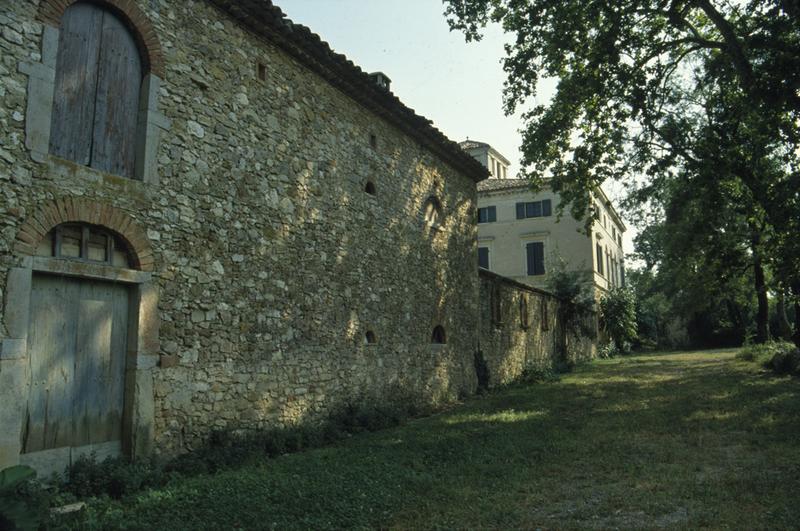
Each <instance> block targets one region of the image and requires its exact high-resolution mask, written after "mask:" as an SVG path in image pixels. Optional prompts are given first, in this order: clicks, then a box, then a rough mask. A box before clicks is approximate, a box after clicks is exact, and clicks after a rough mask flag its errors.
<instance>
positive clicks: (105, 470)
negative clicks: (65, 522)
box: [62, 454, 170, 499]
mask: <svg viewBox="0 0 800 531" xmlns="http://www.w3.org/2000/svg"><path fill="white" fill-rule="evenodd" d="M169 479H170V478H169V477H167V476H165V475H164V470H163V468H162V466H161V465H160V463H158V462H157V461H151V460H146V459H142V460H137V461H135V462H130V461H129V460H127V459H125V458H123V457H113V458H108V459H105V460H103V461H98V460H97V457H96V456H95V455H94V454H91V455H83V456H81V457H79V458H78V459H76V460H75V462H73V463H72V465H71V466H70V467H69V468H68V469H67V474H66V478H65V481H64V483H63V485H62V490H63V491H64V492H69V493H71V494H73V495H75V496H76V497H78V498H88V497H92V496H110V497H111V498H114V499H121V498H123V497H125V496H128V495H130V494H132V493H134V492H138V491H140V490H142V489H145V488H152V487H160V486H163V485H165V484H167V482H168V480H169Z"/></svg>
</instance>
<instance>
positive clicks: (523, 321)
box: [519, 293, 530, 328]
mask: <svg viewBox="0 0 800 531" xmlns="http://www.w3.org/2000/svg"><path fill="white" fill-rule="evenodd" d="M519 324H520V326H521V327H522V328H528V327H529V326H530V323H529V320H528V296H527V295H526V294H524V293H523V294H522V296H520V298H519Z"/></svg>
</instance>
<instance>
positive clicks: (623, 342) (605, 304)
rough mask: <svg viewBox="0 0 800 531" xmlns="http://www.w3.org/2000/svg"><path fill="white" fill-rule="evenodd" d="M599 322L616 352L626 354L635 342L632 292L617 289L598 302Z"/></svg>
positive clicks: (634, 301) (634, 302)
mask: <svg viewBox="0 0 800 531" xmlns="http://www.w3.org/2000/svg"><path fill="white" fill-rule="evenodd" d="M600 322H601V324H602V326H603V329H604V330H605V331H606V333H607V334H608V337H609V339H610V340H611V343H612V345H613V348H614V350H615V351H616V352H621V353H628V352H630V350H631V344H632V343H633V342H634V341H636V298H635V297H634V294H633V291H631V290H629V289H627V288H617V289H613V290H611V291H609V292H608V293H606V294H605V295H604V296H603V298H602V299H601V300H600Z"/></svg>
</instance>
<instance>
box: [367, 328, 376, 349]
mask: <svg viewBox="0 0 800 531" xmlns="http://www.w3.org/2000/svg"><path fill="white" fill-rule="evenodd" d="M364 341H365V342H366V343H367V345H374V344H375V343H377V342H378V338H377V337H375V332H373V331H372V330H367V333H366V334H364Z"/></svg>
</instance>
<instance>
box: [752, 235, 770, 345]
mask: <svg viewBox="0 0 800 531" xmlns="http://www.w3.org/2000/svg"><path fill="white" fill-rule="evenodd" d="M751 243H752V250H753V280H754V281H755V289H756V297H757V298H758V312H757V313H756V343H766V342H767V341H769V299H768V298H767V284H766V281H765V280H764V265H763V263H762V257H761V234H760V233H759V232H758V231H753V234H752V236H751Z"/></svg>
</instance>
